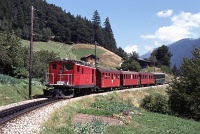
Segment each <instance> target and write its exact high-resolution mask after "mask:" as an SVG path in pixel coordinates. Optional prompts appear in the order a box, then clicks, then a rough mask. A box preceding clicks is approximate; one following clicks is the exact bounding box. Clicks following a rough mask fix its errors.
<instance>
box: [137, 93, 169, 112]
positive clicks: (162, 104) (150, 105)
mask: <svg viewBox="0 0 200 134" xmlns="http://www.w3.org/2000/svg"><path fill="white" fill-rule="evenodd" d="M140 106H141V107H143V108H144V109H146V110H149V111H151V112H157V113H163V114H169V113H170V109H169V105H168V98H167V97H166V96H165V95H162V94H154V95H149V96H145V98H144V99H143V100H142V103H141V105H140Z"/></svg>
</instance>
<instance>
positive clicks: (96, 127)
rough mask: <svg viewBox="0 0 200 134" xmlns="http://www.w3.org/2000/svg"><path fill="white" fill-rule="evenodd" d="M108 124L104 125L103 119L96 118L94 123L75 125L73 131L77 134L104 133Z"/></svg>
mask: <svg viewBox="0 0 200 134" xmlns="http://www.w3.org/2000/svg"><path fill="white" fill-rule="evenodd" d="M107 126H108V123H104V122H103V121H102V120H101V119H98V118H94V119H93V120H92V121H90V122H87V123H86V124H81V123H75V124H74V126H73V131H74V132H75V133H76V134H94V133H95V134H97V133H104V132H105V130H106V128H107Z"/></svg>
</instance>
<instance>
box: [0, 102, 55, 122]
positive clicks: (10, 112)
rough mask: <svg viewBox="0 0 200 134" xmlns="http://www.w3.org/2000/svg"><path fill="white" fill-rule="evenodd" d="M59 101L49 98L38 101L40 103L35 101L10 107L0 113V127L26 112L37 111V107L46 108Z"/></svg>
mask: <svg viewBox="0 0 200 134" xmlns="http://www.w3.org/2000/svg"><path fill="white" fill-rule="evenodd" d="M57 101H59V100H58V99H55V98H49V99H46V100H40V101H36V102H31V103H28V104H23V105H19V106H16V107H12V108H9V109H5V110H2V111H0V125H3V124H5V123H6V122H8V121H10V120H13V119H15V118H17V117H18V116H20V115H22V114H25V113H27V112H30V111H32V110H34V109H37V108H39V107H43V106H46V105H48V104H51V103H54V102H57Z"/></svg>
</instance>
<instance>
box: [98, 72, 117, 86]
mask: <svg viewBox="0 0 200 134" xmlns="http://www.w3.org/2000/svg"><path fill="white" fill-rule="evenodd" d="M96 71H97V72H96V77H97V81H96V86H97V87H98V88H101V89H102V88H114V87H119V86H120V71H117V70H107V69H100V68H98V69H97V70H96Z"/></svg>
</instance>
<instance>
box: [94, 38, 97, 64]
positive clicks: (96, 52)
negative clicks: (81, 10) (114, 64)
mask: <svg viewBox="0 0 200 134" xmlns="http://www.w3.org/2000/svg"><path fill="white" fill-rule="evenodd" d="M94 44H95V68H97V42H96V41H95V43H94Z"/></svg>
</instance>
